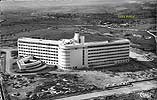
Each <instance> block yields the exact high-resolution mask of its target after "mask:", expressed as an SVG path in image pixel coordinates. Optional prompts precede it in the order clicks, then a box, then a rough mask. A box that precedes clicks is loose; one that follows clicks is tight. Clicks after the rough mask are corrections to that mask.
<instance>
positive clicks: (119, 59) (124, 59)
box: [88, 58, 129, 64]
mask: <svg viewBox="0 0 157 100" xmlns="http://www.w3.org/2000/svg"><path fill="white" fill-rule="evenodd" d="M126 60H127V61H128V60H129V59H128V58H117V59H114V60H113V59H112V60H110V59H109V60H103V61H94V62H88V64H96V63H103V62H115V61H116V62H117V61H126Z"/></svg>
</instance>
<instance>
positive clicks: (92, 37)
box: [19, 33, 120, 44]
mask: <svg viewBox="0 0 157 100" xmlns="http://www.w3.org/2000/svg"><path fill="white" fill-rule="evenodd" d="M56 34H57V33H56ZM64 36H65V37H64ZM67 36H68V37H67ZM80 36H85V42H86V43H87V42H102V41H109V42H112V41H115V40H120V39H118V38H115V37H111V36H104V35H101V34H90V33H80ZM73 37H74V33H73V34H69V33H64V34H63V35H62V34H57V36H56V35H55V34H53V36H50V37H48V38H44V39H38V38H34V37H33V38H31V37H30V38H28V37H21V38H19V40H20V39H23V41H33V42H38V43H40V42H42V43H43V42H45V43H51V42H53V44H54V43H55V44H59V42H58V40H61V39H72V38H73Z"/></svg>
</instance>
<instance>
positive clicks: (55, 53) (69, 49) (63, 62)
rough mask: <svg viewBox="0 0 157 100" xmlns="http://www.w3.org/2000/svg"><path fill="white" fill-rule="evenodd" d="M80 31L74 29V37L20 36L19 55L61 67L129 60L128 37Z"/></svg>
mask: <svg viewBox="0 0 157 100" xmlns="http://www.w3.org/2000/svg"><path fill="white" fill-rule="evenodd" d="M83 35H84V36H80V34H79V33H75V36H74V38H73V39H62V40H58V41H57V40H43V39H33V38H19V39H18V55H19V56H28V55H32V56H34V57H36V58H39V59H41V60H42V61H44V62H45V63H47V64H50V65H57V66H58V67H59V68H62V69H73V68H82V67H88V68H95V67H105V66H111V65H116V64H120V63H126V62H128V61H129V48H130V41H129V40H127V39H108V40H105V39H106V38H103V36H99V35H98V36H95V35H92V34H83ZM94 36H95V37H96V38H95V37H94ZM85 37H87V38H86V39H85Z"/></svg>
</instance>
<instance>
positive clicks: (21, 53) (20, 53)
mask: <svg viewBox="0 0 157 100" xmlns="http://www.w3.org/2000/svg"><path fill="white" fill-rule="evenodd" d="M19 55H31V56H37V57H40V58H41V57H45V58H53V59H58V57H51V56H44V55H38V54H31V53H23V52H19Z"/></svg>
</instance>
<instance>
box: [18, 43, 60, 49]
mask: <svg viewBox="0 0 157 100" xmlns="http://www.w3.org/2000/svg"><path fill="white" fill-rule="evenodd" d="M18 46H19V47H24V46H26V47H31V48H32V47H34V48H45V49H55V50H58V47H48V46H36V45H24V44H18Z"/></svg>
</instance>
